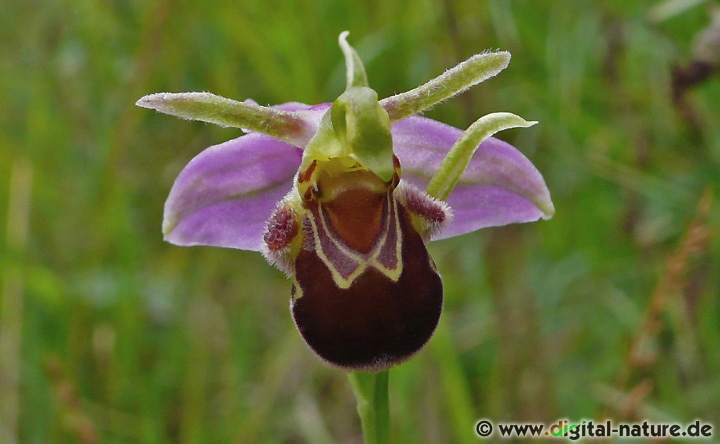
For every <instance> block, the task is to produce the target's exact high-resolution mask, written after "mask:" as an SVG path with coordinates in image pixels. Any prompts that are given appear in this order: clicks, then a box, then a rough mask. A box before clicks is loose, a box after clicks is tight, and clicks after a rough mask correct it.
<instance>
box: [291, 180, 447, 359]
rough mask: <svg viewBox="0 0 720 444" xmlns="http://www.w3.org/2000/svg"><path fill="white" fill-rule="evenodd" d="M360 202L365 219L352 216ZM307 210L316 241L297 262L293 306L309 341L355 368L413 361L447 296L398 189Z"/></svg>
mask: <svg viewBox="0 0 720 444" xmlns="http://www.w3.org/2000/svg"><path fill="white" fill-rule="evenodd" d="M359 202H362V204H363V205H357V206H355V208H364V210H363V212H362V213H358V212H353V211H347V209H348V208H352V204H357V203H359ZM308 209H309V210H310V216H309V217H308V218H307V219H306V220H305V222H304V227H303V230H304V235H305V236H306V237H307V236H312V237H313V239H312V240H313V241H312V242H306V243H305V247H304V248H303V249H301V251H300V253H299V254H298V256H297V258H296V260H295V283H294V285H293V293H292V294H293V300H292V303H291V310H292V315H293V318H294V320H295V323H296V325H297V327H298V330H299V331H300V333H301V335H302V337H303V338H304V339H305V341H306V342H307V344H308V345H309V346H310V348H312V350H314V351H315V352H316V353H317V354H318V355H319V356H320V357H321V358H323V359H324V360H326V361H327V362H329V363H331V364H333V365H336V366H339V367H343V368H347V369H352V370H372V371H377V370H382V369H385V368H387V367H389V366H391V365H393V364H397V363H399V362H402V361H404V360H406V359H408V358H410V357H411V356H412V355H413V354H414V353H416V352H417V351H418V350H420V348H422V346H423V345H425V343H426V342H427V341H428V340H429V339H430V337H431V336H432V333H433V331H434V330H435V327H436V326H437V323H438V319H439V318H440V312H441V310H442V302H443V290H442V281H441V278H440V275H439V274H438V272H437V270H436V269H435V265H434V263H433V262H432V259H431V258H430V256H429V255H428V252H427V249H426V247H425V242H424V241H423V239H422V237H421V236H420V234H418V232H417V231H416V229H415V228H414V227H413V224H412V222H411V218H410V214H409V213H408V211H407V210H406V209H405V208H404V207H403V206H402V205H400V204H399V203H398V202H397V201H396V200H395V199H394V197H393V193H392V191H388V193H387V194H384V195H383V194H381V195H377V194H375V193H373V192H371V191H365V192H363V191H362V190H353V191H351V192H347V193H343V194H341V195H340V196H338V198H336V199H334V201H333V202H332V204H320V203H317V201H315V202H311V203H310V204H309V205H308ZM318 243H320V247H319V248H317V247H316V246H317V245H318ZM321 256H323V257H321ZM368 264H370V265H368ZM338 281H340V282H341V285H338Z"/></svg>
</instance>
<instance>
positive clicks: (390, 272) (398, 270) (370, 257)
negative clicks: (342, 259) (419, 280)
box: [308, 197, 403, 289]
mask: <svg viewBox="0 0 720 444" xmlns="http://www.w3.org/2000/svg"><path fill="white" fill-rule="evenodd" d="M397 205H398V204H397V202H396V201H395V199H393V198H391V197H389V198H388V208H387V216H386V218H387V222H388V223H387V224H386V225H385V229H384V230H383V232H382V234H381V237H380V238H379V239H378V242H377V243H376V245H375V246H374V248H373V249H372V250H371V251H370V252H369V253H368V254H366V255H364V254H359V253H357V252H356V251H354V250H352V249H349V248H348V247H347V246H346V245H345V244H344V243H343V242H342V241H341V240H340V239H338V238H337V237H336V236H335V235H334V233H333V232H332V230H331V229H330V227H329V224H328V222H327V220H326V218H325V212H324V211H323V209H322V204H320V203H318V207H317V208H318V209H317V212H318V215H319V219H320V220H319V221H318V220H316V218H315V214H314V213H313V212H312V211H310V212H309V214H308V216H309V217H308V220H309V221H310V226H311V228H312V232H313V235H314V236H315V252H316V254H317V255H318V257H319V258H320V260H321V261H322V262H323V263H324V264H325V266H326V267H327V268H328V270H330V273H331V275H332V277H333V281H334V282H335V284H336V285H337V286H338V287H339V288H342V289H347V288H350V286H352V284H353V282H354V281H355V280H356V279H357V278H358V277H359V276H361V275H362V274H363V273H364V272H365V271H366V270H367V269H368V268H370V267H372V268H375V269H377V270H378V271H380V272H381V273H383V274H384V275H385V276H387V277H388V278H389V279H390V280H392V281H393V282H397V281H398V280H399V279H400V276H401V275H402V270H403V263H402V230H401V228H400V224H399V222H398V208H397ZM318 223H319V224H320V225H321V226H322V228H323V231H324V232H325V234H326V237H327V239H328V240H329V241H330V242H331V243H332V246H333V247H334V248H336V249H337V250H338V251H339V252H340V253H341V254H343V255H345V256H346V257H347V258H349V259H351V260H354V261H356V262H357V263H358V265H357V267H356V268H355V269H354V270H353V271H352V272H351V273H350V274H349V275H348V276H347V277H345V276H343V274H342V273H340V271H338V269H337V266H336V265H335V264H334V263H333V261H332V260H331V259H330V258H329V257H328V255H327V254H326V252H325V250H324V249H323V245H322V241H321V240H320V232H319V228H318ZM391 229H394V230H395V235H396V240H395V245H394V247H395V251H394V254H395V264H396V265H395V267H393V268H390V267H387V266H386V265H384V264H382V263H380V262H379V261H378V257H379V256H380V254H381V253H382V252H383V250H384V249H385V248H387V247H388V246H387V245H386V244H387V242H388V236H389V232H390V230H391Z"/></svg>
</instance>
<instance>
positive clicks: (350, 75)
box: [338, 31, 369, 90]
mask: <svg viewBox="0 0 720 444" xmlns="http://www.w3.org/2000/svg"><path fill="white" fill-rule="evenodd" d="M348 35H350V33H349V32H348V31H343V32H341V33H340V37H339V38H338V42H339V43H340V48H341V49H342V52H343V54H344V55H345V69H346V76H347V86H346V87H345V89H346V90H348V89H350V88H352V87H353V86H369V84H368V79H367V73H366V72H365V66H364V65H363V62H362V60H360V56H358V53H357V52H356V51H355V49H353V47H352V46H350V44H349V43H348V42H347V36H348Z"/></svg>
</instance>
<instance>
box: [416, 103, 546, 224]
mask: <svg viewBox="0 0 720 444" xmlns="http://www.w3.org/2000/svg"><path fill="white" fill-rule="evenodd" d="M536 123H537V122H528V121H527V120H525V119H523V118H521V117H518V116H516V115H515V114H511V113H492V114H488V115H486V116H483V117H481V118H480V119H478V120H477V121H476V122H475V123H473V124H472V125H470V127H469V128H468V129H467V130H466V131H465V132H464V133H463V135H462V136H460V138H459V139H458V141H457V142H455V145H453V147H452V148H450V151H449V152H448V154H447V156H445V159H444V160H443V161H442V163H441V164H440V167H438V169H437V171H436V172H435V175H433V177H432V179H431V180H430V183H428V186H427V189H426V190H425V191H426V193H427V194H429V195H430V196H432V197H435V198H437V199H440V200H447V197H448V196H449V195H450V192H451V191H452V190H453V188H455V184H457V182H458V180H460V176H462V174H463V173H464V172H465V168H467V166H468V164H469V163H470V159H472V156H473V154H475V151H477V149H478V147H479V146H480V143H481V142H482V141H483V140H485V139H487V138H488V137H490V136H492V135H493V134H495V133H497V132H498V131H502V130H504V129H509V128H518V127H521V128H527V127H529V126H533V125H535V124H536ZM541 210H543V211H544V210H545V209H544V208H541Z"/></svg>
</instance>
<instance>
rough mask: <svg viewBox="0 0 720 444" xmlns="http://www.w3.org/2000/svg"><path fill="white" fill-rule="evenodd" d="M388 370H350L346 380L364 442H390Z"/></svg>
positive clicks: (383, 443) (384, 443) (377, 443)
mask: <svg viewBox="0 0 720 444" xmlns="http://www.w3.org/2000/svg"><path fill="white" fill-rule="evenodd" d="M389 374H390V372H389V370H385V371H382V372H377V373H373V372H350V373H348V381H350V387H352V390H353V393H354V394H355V400H356V401H357V410H358V414H359V415H360V423H361V424H362V431H363V437H364V438H365V444H386V443H389V442H390V404H389V402H388V377H389Z"/></svg>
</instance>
